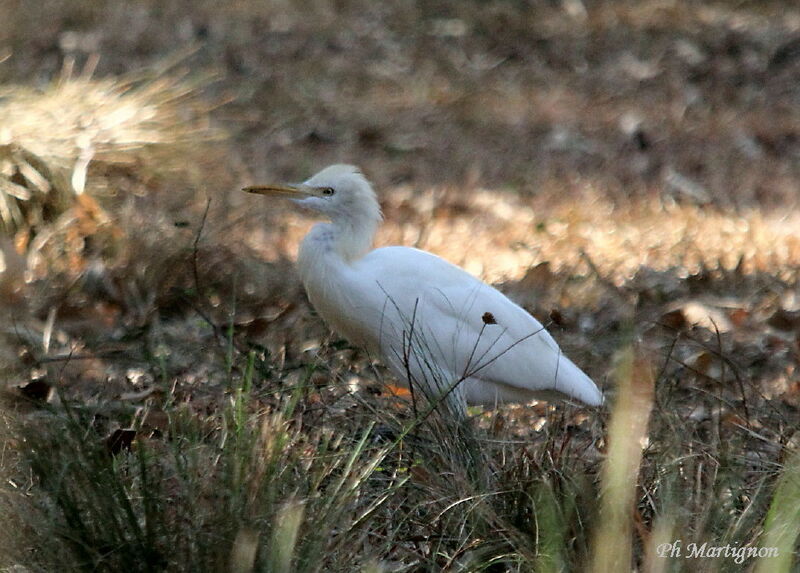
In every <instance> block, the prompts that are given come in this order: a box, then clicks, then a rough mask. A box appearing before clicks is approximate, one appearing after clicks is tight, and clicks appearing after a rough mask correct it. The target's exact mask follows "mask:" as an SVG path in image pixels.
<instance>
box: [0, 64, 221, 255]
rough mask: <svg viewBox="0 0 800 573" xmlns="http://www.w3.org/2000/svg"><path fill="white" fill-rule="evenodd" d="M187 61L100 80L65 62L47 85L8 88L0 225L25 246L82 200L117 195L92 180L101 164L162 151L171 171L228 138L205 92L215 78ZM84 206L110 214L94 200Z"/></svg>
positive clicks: (1, 91) (0, 93)
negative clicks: (202, 146)
mask: <svg viewBox="0 0 800 573" xmlns="http://www.w3.org/2000/svg"><path fill="white" fill-rule="evenodd" d="M179 61H180V58H178V59H177V60H176V61H172V62H168V63H166V64H164V65H162V66H161V67H160V68H158V69H155V68H154V69H151V70H148V71H145V72H142V73H139V74H131V75H129V76H126V77H119V78H109V79H93V78H92V77H91V71H92V68H93V66H92V65H91V64H88V65H87V66H86V68H85V69H84V71H83V72H82V73H81V74H79V75H75V74H73V72H72V66H70V65H66V66H65V68H64V71H63V73H62V76H61V78H60V79H59V80H58V81H55V82H53V83H51V84H50V85H47V86H46V87H44V88H41V89H37V88H31V87H28V86H2V87H0V125H2V127H0V223H2V225H3V227H4V228H5V230H6V232H8V233H16V243H17V249H18V250H19V251H23V250H25V249H26V248H27V247H28V246H29V244H30V240H31V239H32V235H33V234H35V232H36V231H39V230H41V228H42V226H43V225H46V224H48V223H52V222H53V221H55V220H56V219H58V217H59V216H60V215H61V214H62V213H64V212H65V211H67V210H68V209H69V208H70V207H72V206H74V205H75V199H76V197H77V196H80V195H82V194H84V193H85V194H88V195H90V196H97V195H98V194H103V195H106V194H109V193H113V189H112V190H110V189H109V188H108V182H107V180H106V179H105V178H104V177H98V176H96V174H95V175H94V176H91V177H90V176H89V172H90V169H91V168H92V167H93V166H96V165H97V164H102V165H105V166H106V169H107V168H108V166H111V165H118V164H125V165H136V164H137V163H141V162H144V163H148V162H153V160H154V158H152V157H151V155H155V159H157V160H158V162H164V163H165V165H164V167H165V168H167V169H168V168H170V167H174V166H175V165H177V164H178V162H179V161H185V160H186V154H187V152H189V151H190V150H191V149H193V148H194V149H196V148H197V146H198V143H202V142H208V141H210V140H215V139H219V138H221V137H222V135H223V134H222V132H221V131H219V130H217V129H215V128H213V127H212V126H211V124H210V120H209V115H208V114H209V112H210V110H211V109H212V108H213V105H211V104H209V103H208V102H205V101H203V100H202V99H201V98H199V97H198V94H199V91H200V90H201V89H202V88H203V87H204V86H205V85H207V84H208V83H209V81H210V80H211V79H212V77H211V76H210V75H208V74H204V75H200V76H190V75H188V74H187V72H186V71H181V70H178V69H176V64H177V63H178V62H179ZM166 148H169V150H170V152H169V153H159V151H162V150H164V149H166ZM84 207H85V208H86V210H88V211H91V210H92V209H93V208H94V209H95V213H91V214H90V215H91V216H92V217H94V218H95V219H96V218H98V217H100V218H101V219H102V215H99V213H98V212H97V210H98V208H97V207H96V206H95V205H93V204H91V203H90V202H85V203H84ZM74 219H75V218H73V220H72V221H71V223H75V222H76V221H75V220H74Z"/></svg>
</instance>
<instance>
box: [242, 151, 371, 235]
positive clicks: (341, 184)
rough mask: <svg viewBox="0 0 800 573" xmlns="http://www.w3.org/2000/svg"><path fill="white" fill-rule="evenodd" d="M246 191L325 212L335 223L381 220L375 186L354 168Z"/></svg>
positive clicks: (334, 169)
mask: <svg viewBox="0 0 800 573" xmlns="http://www.w3.org/2000/svg"><path fill="white" fill-rule="evenodd" d="M244 191H246V192H248V193H256V194H258V195H266V196H268V197H284V198H288V199H291V200H293V201H294V202H295V203H296V204H298V205H300V206H301V207H304V208H307V209H311V210H313V211H318V212H320V213H323V214H324V215H326V216H328V217H329V218H330V219H331V220H333V221H334V222H347V223H350V224H354V225H359V224H365V225H369V224H373V225H374V224H377V223H378V222H379V221H380V219H381V209H380V205H379V204H378V200H377V198H376V197H375V192H374V191H373V190H372V186H371V185H370V184H369V181H367V179H366V178H365V177H364V175H363V174H362V173H361V171H360V170H359V169H358V168H357V167H354V166H353V165H331V166H329V167H326V168H325V169H323V170H322V171H320V172H319V173H317V174H316V175H314V176H312V177H311V178H309V179H307V180H306V181H304V182H303V183H296V184H280V185H253V186H250V187H245V188H244Z"/></svg>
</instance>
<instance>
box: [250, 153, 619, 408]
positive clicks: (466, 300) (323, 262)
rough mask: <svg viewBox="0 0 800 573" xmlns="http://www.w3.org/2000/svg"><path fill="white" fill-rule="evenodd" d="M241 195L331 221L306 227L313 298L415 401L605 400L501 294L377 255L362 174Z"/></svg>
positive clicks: (348, 170)
mask: <svg viewBox="0 0 800 573" xmlns="http://www.w3.org/2000/svg"><path fill="white" fill-rule="evenodd" d="M243 191H246V192H248V193H254V194H258V195H264V196H268V197H277V198H288V199H290V200H291V201H293V202H294V203H295V204H296V205H298V206H299V207H301V208H302V209H303V210H307V211H312V212H315V213H317V214H321V215H323V216H324V217H325V218H326V219H328V222H321V223H317V224H315V225H314V226H313V227H312V228H311V230H310V231H309V232H308V234H307V235H306V236H305V238H304V239H303V241H302V243H301V245H300V249H299V252H298V255H297V269H298V274H299V276H300V279H301V280H302V282H303V285H304V287H305V291H306V294H307V296H308V299H309V302H310V303H311V305H312V306H313V307H314V309H315V310H316V312H317V314H318V315H319V316H320V317H321V318H322V319H323V320H324V321H325V322H326V323H327V324H328V326H330V327H331V328H332V329H333V330H334V331H336V332H337V333H338V334H340V335H342V336H343V337H344V338H346V339H347V340H348V341H349V342H350V343H351V344H353V345H354V346H358V347H362V348H364V349H366V351H367V352H368V353H369V355H370V356H372V357H377V358H378V359H379V360H381V361H382V362H383V363H384V364H385V365H386V366H387V367H388V368H389V370H390V371H391V372H392V373H393V374H394V376H395V377H396V378H397V379H398V381H399V382H400V384H401V385H403V386H405V387H406V388H409V389H410V390H411V393H412V396H414V395H415V392H416V393H417V394H420V393H421V395H422V396H424V397H425V398H426V399H427V400H428V401H431V402H434V403H435V402H436V401H437V400H440V401H441V400H446V401H448V402H449V403H456V404H458V405H459V406H457V411H463V408H464V405H465V404H475V405H478V404H480V405H485V406H490V407H494V406H497V405H500V404H504V403H527V402H531V401H533V400H553V399H559V400H566V401H579V402H582V403H584V404H586V405H588V406H599V405H601V404H602V403H603V401H604V397H603V394H602V392H601V391H600V390H599V389H598V387H597V385H596V384H595V383H594V382H593V381H592V379H591V378H589V376H587V375H586V374H585V373H584V372H583V371H582V370H581V369H580V368H579V367H578V366H576V365H575V364H574V363H573V362H572V361H571V360H570V359H569V358H567V356H565V355H564V353H563V352H562V351H561V349H560V348H559V346H558V344H557V343H556V341H555V340H554V339H553V337H552V336H551V335H550V334H549V333H548V332H547V330H545V327H544V326H542V324H541V323H540V322H539V321H538V320H536V318H534V317H533V316H532V315H531V314H529V313H528V312H527V311H525V310H524V309H523V308H522V307H520V306H519V305H517V304H515V303H514V302H512V301H511V300H510V299H509V298H508V297H506V296H505V295H504V294H502V293H501V292H500V291H498V290H497V289H495V288H494V287H492V286H490V285H488V284H486V283H485V282H483V281H481V280H479V279H478V278H476V277H475V276H473V275H471V274H470V273H468V272H467V271H465V270H463V269H462V268H460V267H458V266H456V265H453V264H451V263H449V262H448V261H446V260H444V259H442V258H440V257H439V256H437V255H434V254H432V253H429V252H427V251H423V250H420V249H416V248H412V247H404V246H387V247H380V248H376V249H373V240H374V237H375V234H376V231H377V229H378V228H379V225H380V224H381V222H382V221H383V215H382V213H381V208H380V204H379V202H378V199H377V196H376V194H375V192H374V191H373V188H372V185H371V184H370V182H369V181H368V180H367V179H366V177H365V176H364V174H363V173H362V172H361V170H360V169H359V168H357V167H355V166H353V165H331V166H329V167H326V168H324V169H322V170H321V171H320V172H318V173H317V174H315V175H313V176H312V177H310V178H309V179H307V180H306V181H304V182H303V183H297V184H268V185H252V186H248V187H245V188H244V189H243Z"/></svg>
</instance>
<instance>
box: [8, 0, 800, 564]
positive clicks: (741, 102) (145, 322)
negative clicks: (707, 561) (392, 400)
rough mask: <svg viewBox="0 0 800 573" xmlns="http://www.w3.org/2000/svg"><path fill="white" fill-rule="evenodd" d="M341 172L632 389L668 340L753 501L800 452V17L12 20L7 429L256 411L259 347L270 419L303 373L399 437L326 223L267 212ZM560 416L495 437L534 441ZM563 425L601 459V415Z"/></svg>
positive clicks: (166, 10) (706, 430)
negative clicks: (626, 371) (302, 186)
mask: <svg viewBox="0 0 800 573" xmlns="http://www.w3.org/2000/svg"><path fill="white" fill-rule="evenodd" d="M336 162H343V163H353V164H357V165H359V166H360V167H361V168H362V170H363V171H364V172H365V174H366V175H367V176H368V178H369V179H370V180H371V181H372V182H373V183H374V185H375V187H376V190H377V192H378V194H379V198H380V200H381V203H382V205H383V209H384V215H385V218H386V224H385V225H384V228H383V229H382V230H381V231H380V233H379V236H378V243H379V244H381V245H384V244H404V245H409V246H417V247H420V248H423V249H426V250H429V251H432V252H434V253H436V254H439V255H441V256H443V257H445V258H447V259H448V260H450V261H452V262H454V263H456V264H459V265H462V266H464V267H465V268H466V269H467V270H469V271H470V272H472V273H474V274H476V275H477V276H480V277H481V278H483V279H485V280H487V281H489V282H491V283H493V284H495V285H497V286H498V287H499V288H500V289H501V290H503V291H504V292H505V293H507V294H508V295H509V296H510V297H511V298H513V299H514V300H515V301H517V302H519V303H520V304H521V305H523V306H524V307H525V308H526V309H528V310H529V311H530V312H532V313H533V314H534V315H536V316H537V317H538V318H539V319H540V320H542V321H543V322H545V323H546V324H547V325H548V328H549V329H550V330H551V331H552V332H553V334H554V336H555V337H556V338H557V339H558V340H559V342H560V343H561V344H562V347H563V348H564V349H565V351H566V352H567V354H569V355H570V356H572V357H573V359H574V361H575V362H576V363H577V364H579V365H580V366H581V367H582V368H583V369H584V370H586V371H587V373H589V374H590V375H591V376H593V377H594V379H595V380H597V381H598V382H599V384H600V385H601V386H602V387H604V389H605V390H606V391H607V392H608V395H609V396H610V397H613V396H614V385H613V383H612V382H610V381H609V373H610V371H611V368H612V362H613V361H612V356H613V355H614V354H615V352H616V351H618V350H619V349H620V348H621V347H622V346H624V345H626V344H628V343H629V342H630V341H631V340H635V341H637V344H638V345H640V346H641V348H643V349H645V350H644V351H643V352H644V354H645V355H646V356H648V357H649V360H650V361H651V365H652V366H653V368H654V370H655V372H656V373H657V375H656V377H655V378H656V388H657V391H656V396H657V399H656V410H655V411H656V413H657V414H656V415H657V416H660V417H658V418H657V420H658V422H657V423H656V422H654V429H653V430H652V439H654V440H655V441H656V442H658V443H660V444H662V446H664V447H663V449H662V450H661V452H662V453H663V452H665V451H668V450H669V448H668V447H667V446H666V445H664V444H668V443H672V442H669V440H670V439H675V438H674V436H675V435H676V431H675V428H676V427H678V426H677V424H681V426H680V427H681V428H682V429H683V430H686V435H685V436H682V437H681V439H682V440H683V438H684V437H685V438H686V439H685V440H684V441H681V442H680V443H679V444H678V445H676V446H675V449H674V451H676V452H678V454H680V455H681V456H683V458H681V459H684V458H686V459H688V458H691V457H692V456H694V454H691V455H689V453H687V452H695V451H697V450H698V449H700V450H702V449H704V448H705V447H706V444H707V443H708V439H709V438H708V436H710V435H711V436H714V440H715V441H714V442H713V443H714V444H716V445H715V446H714V448H720V447H721V446H720V444H725V443H726V440H728V441H729V443H730V444H736V448H737V451H745V450H747V451H748V458H747V459H746V460H742V459H738V458H736V459H735V460H734V462H735V463H733V462H732V463H733V466H731V467H732V468H733V469H731V472H732V473H731V474H730V475H733V476H735V478H733V479H734V480H737V479H738V480H740V482H739V483H740V485H741V488H742V491H745V490H747V491H748V492H750V490H748V489H747V488H749V487H750V486H752V485H753V484H754V483H756V481H755V480H756V479H761V478H760V477H759V476H762V475H765V474H766V472H768V471H774V466H773V465H770V464H774V463H776V462H778V461H779V460H781V459H782V457H781V456H782V453H781V448H782V447H783V445H785V444H788V443H790V442H791V440H792V439H794V440H795V441H796V437H795V438H792V436H793V430H791V428H796V427H797V421H798V407H800V368H799V367H800V288H799V287H798V268H800V211H798V190H799V189H800V7H798V6H797V4H796V3H791V2H785V1H783V0H753V1H748V0H727V1H722V0H719V1H713V2H703V1H678V0H644V1H621V0H620V1H612V0H530V1H523V0H492V1H485V2H483V1H482V2H479V1H457V0H439V1H435V2H403V1H389V2H370V1H368V0H298V1H271V2H259V1H256V0H231V1H229V2H214V1H210V0H209V1H205V0H160V1H148V0H131V1H127V2H111V1H101V0H85V1H82V0H35V1H31V0H0V327H2V332H0V376H2V380H3V386H4V388H3V397H4V398H3V399H4V403H6V404H8V405H11V406H13V408H12V407H9V408H8V410H7V411H9V412H10V411H12V410H13V411H15V412H21V413H22V414H23V415H25V414H26V413H27V414H32V415H33V416H35V415H36V412H37V411H38V410H37V404H43V403H52V402H57V401H58V399H60V398H59V396H60V397H63V396H68V397H70V398H72V399H75V400H77V401H78V402H80V403H84V404H86V405H88V406H91V407H93V408H99V409H100V410H102V411H104V412H105V414H104V415H105V418H104V420H103V422H102V423H101V426H102V428H103V431H104V432H112V431H113V430H114V429H115V428H117V429H119V428H127V427H128V426H129V425H130V424H132V422H131V415H132V414H131V411H132V410H135V411H136V414H135V416H139V418H135V419H136V420H138V422H137V424H138V426H137V428H140V429H141V428H145V429H148V431H149V432H151V434H148V436H150V437H152V435H153V433H156V432H158V431H164V432H165V431H166V430H165V424H166V422H165V420H166V417H167V415H166V414H165V413H164V412H165V411H167V410H168V405H169V407H172V406H174V405H175V404H181V405H185V407H186V408H187V409H189V410H190V411H191V412H192V413H193V414H194V415H195V416H196V417H198V418H200V417H203V416H210V415H211V412H214V411H216V408H217V407H218V406H219V405H220V404H222V403H223V402H224V403H227V402H225V400H227V396H228V394H227V392H228V391H229V390H230V388H229V384H230V383H231V373H232V372H237V371H238V370H237V369H241V368H242V367H241V365H237V362H236V359H235V356H239V357H240V358H241V357H242V356H250V357H255V358H251V360H255V361H256V362H255V363H256V364H257V366H258V368H257V372H258V376H257V381H258V383H259V384H260V386H259V388H260V389H261V391H263V395H262V396H260V397H259V400H263V401H268V400H270V399H272V398H270V397H269V396H272V394H271V393H272V392H273V391H274V390H275V388H282V387H284V386H281V384H288V382H287V380H288V381H291V380H295V381H297V380H299V379H301V378H302V379H303V380H306V381H310V382H311V383H312V384H314V385H316V387H318V389H319V393H318V394H313V395H312V396H310V397H308V404H310V406H308V407H309V408H310V410H309V411H311V410H313V407H317V406H318V405H319V403H322V404H324V405H325V407H326V408H327V410H325V411H326V412H328V414H327V415H332V414H331V412H334V411H338V412H339V413H340V414H341V413H342V412H351V411H352V410H351V408H356V410H355V411H356V412H361V413H360V414H357V415H355V418H353V416H352V415H351V416H350V418H349V419H348V421H346V422H342V423H350V422H352V423H354V424H357V423H358V422H357V421H354V420H357V419H362V418H363V417H367V418H369V411H367V410H363V408H362V409H361V410H359V409H358V408H360V407H361V406H359V405H358V403H356V402H353V401H352V400H351V398H350V397H348V396H349V395H348V392H349V391H355V392H356V393H357V392H358V391H359V390H365V389H366V390H370V392H372V394H380V392H381V391H380V389H378V390H376V389H375V381H376V376H375V375H374V371H373V367H372V365H371V364H370V361H369V360H368V358H367V357H365V356H364V355H363V353H362V352H361V351H360V350H359V349H354V348H350V347H349V346H347V345H346V344H345V343H343V342H342V341H340V340H339V339H338V337H336V335H335V334H331V333H330V332H329V330H328V329H327V328H326V327H325V326H324V325H323V324H322V323H321V322H320V320H319V319H318V318H317V317H316V316H315V315H314V313H313V312H312V309H311V308H310V307H309V305H308V303H307V302H306V299H305V295H304V294H303V291H302V288H301V286H300V283H299V281H298V279H297V277H296V275H295V274H294V270H293V268H294V267H293V262H292V261H293V259H294V256H295V253H296V249H297V245H298V243H299V240H300V238H301V237H302V235H303V234H304V233H305V232H306V230H307V229H308V227H309V224H310V222H309V221H308V220H307V219H305V218H304V217H303V216H302V215H300V214H297V213H295V212H293V211H292V209H291V208H290V207H289V206H287V205H284V204H282V203H278V202H271V201H270V200H266V199H263V198H259V197H253V196H249V195H245V194H244V193H241V191H240V189H241V187H242V186H244V185H248V184H253V183H266V182H275V181H298V180H302V179H305V178H306V177H308V176H309V175H311V174H312V173H314V172H315V171H317V170H319V169H321V168H322V167H324V166H326V165H328V164H331V163H336ZM308 364H312V365H313V366H312V367H307V365H308ZM250 367H251V371H250V374H251V375H252V363H251V364H250ZM304 368H306V369H305V370H304ZM307 368H310V370H308V369H307ZM309 372H311V373H309ZM293 377H294V378H293ZM378 378H380V377H378ZM54 388H58V389H59V394H58V396H56V395H55V393H54V392H53V389H54ZM354 389H355V390H354ZM366 394H369V392H367V393H365V395H366ZM348 400H351V401H350V402H348ZM314 405H316V406H314ZM145 406H146V407H145ZM543 408H544V407H539V408H535V409H513V408H511V409H509V410H508V411H507V412H505V413H502V414H496V416H507V417H506V418H502V420H504V421H503V424H501V425H493V426H492V428H495V429H497V428H500V427H501V426H502V427H503V428H505V429H504V430H503V431H505V432H507V433H510V434H513V435H519V436H525V437H526V438H527V439H531V440H534V441H535V440H536V439H537V438H536V435H537V432H538V430H539V429H541V428H542V427H543V424H544V422H545V421H548V422H549V423H550V424H551V425H553V424H554V423H555V422H554V419H553V418H552V416H554V415H555V414H552V410H546V409H543ZM337 409H338V410H337ZM144 411H146V412H148V414H147V415H144V414H141V412H144ZM562 411H564V412H567V413H566V414H564V417H563V418H559V419H558V420H557V423H556V424H555V425H556V426H558V425H559V424H561V426H560V427H561V429H565V428H568V429H569V432H566V430H565V431H564V432H561V433H558V434H557V435H564V436H567V435H568V436H571V437H572V438H571V439H573V440H574V443H581V444H585V447H586V448H587V449H584V450H581V454H580V457H581V460H584V461H585V462H586V463H587V464H589V466H591V467H594V466H592V464H593V463H594V460H596V459H597V458H596V457H592V455H588V454H586V451H591V452H594V453H595V454H596V453H597V450H596V449H592V448H594V445H593V444H595V443H596V442H597V440H598V439H599V438H598V437H599V436H600V435H601V434H602V431H603V430H602V427H601V422H600V421H599V419H598V418H597V417H596V416H592V417H590V416H587V415H585V414H582V413H581V412H580V411H579V410H577V409H574V408H573V409H566V410H562ZM548 412H549V413H548ZM171 415H172V414H171ZM299 415H300V414H298V416H299ZM142 416H144V417H142ZM359 416H360V417H359ZM95 419H96V418H95ZM497 419H498V418H495V421H496V420H497ZM362 421H363V420H362ZM537 421H538V422H537ZM726 424H727V425H726ZM742 424H745V425H747V427H748V428H750V430H747V431H744V430H743V426H742ZM753 424H755V425H753ZM751 430H752V431H751ZM137 431H139V430H137ZM498 431H499V430H498ZM559 432H560V430H559ZM659 432H661V433H659ZM757 433H758V434H757ZM669 436H673V437H672V438H669ZM140 437H141V434H140ZM662 438H663V439H664V440H666V441H659V440H662ZM565 439H566V438H565ZM532 443H533V442H532ZM548 443H549V442H548ZM571 443H573V442H571ZM564 444H566V442H564ZM129 445H130V443H129V444H128V446H129ZM564 447H566V446H565V445H562V450H561V452H562V453H563V451H564V450H563V448H564ZM573 447H576V446H573ZM582 447H583V446H582ZM712 449H713V448H712ZM567 450H568V449H567ZM720 451H721V450H718V449H713V455H717V454H719V452H720ZM751 453H752V454H753V455H752V456H751V455H750V454H751ZM678 454H676V455H678ZM684 454H686V455H685V456H684ZM537 455H538V454H537ZM559 455H560V454H559ZM556 457H557V456H556ZM548 459H550V458H548ZM717 459H719V458H717ZM584 461H581V462H576V463H580V464H582V463H584ZM675 463H676V464H678V462H675ZM681 463H683V462H681ZM647 464H650V465H647ZM737 464H738V465H737ZM526 467H527V466H526ZM645 467H646V468H647V469H646V472H645V473H647V472H649V474H648V475H649V476H650V477H653V476H658V475H660V474H659V471H660V470H659V469H658V467H659V466H658V464H657V463H655V462H652V460H651V459H650V458H647V457H646V459H645ZM681 467H682V466H681ZM701 470H702V467H701V468H700V470H698V472H697V473H696V472H695V471H694V470H691V471H688V470H687V471H686V475H688V476H692V475H698V476H699V475H700V474H701V473H702V471H701ZM14 471H16V470H14ZM590 471H593V470H590ZM681 471H683V470H681ZM681 475H683V474H681ZM681 479H682V478H681ZM680 483H683V482H680ZM709 483H712V484H713V483H714V479H711V481H710V482H709ZM758 483H760V482H758ZM679 485H680V484H679ZM654 487H655V486H654ZM682 487H684V489H685V490H687V491H689V490H693V489H694V486H693V485H691V484H689V485H686V484H683V486H682ZM753 487H755V486H753ZM578 489H580V488H578ZM678 490H680V488H678ZM698 491H699V489H698ZM751 493H752V492H751ZM714 495H716V493H715V494H714ZM719 495H720V496H721V497H720V498H719V499H722V497H724V496H722V494H721V493H720V494H719ZM726 495H727V494H726ZM742 495H744V494H742ZM747 495H750V494H749V493H748V494H747ZM754 495H755V494H754ZM729 498H730V499H735V500H738V499H740V498H738V497H735V496H733V495H732V494H731V495H727V497H725V499H729ZM715 499H716V498H715ZM741 499H744V498H741ZM748 499H750V498H748ZM753 499H755V498H753ZM681 503H683V502H681ZM702 503H704V502H703V500H696V504H695V505H693V506H692V507H693V508H694V509H695V510H696V511H695V513H694V514H693V515H696V516H704V515H705V514H706V510H705V509H703V508H704V507H705V506H703V505H702ZM737 503H738V502H737ZM742 503H743V504H744V506H743V507H750V506H749V505H748V503H750V502H742ZM720 504H721V505H720V507H723V505H724V504H722V502H720ZM725 507H727V506H725ZM737 507H738V506H737ZM759 507H761V509H763V504H762V506H759ZM740 509H741V507H739V509H737V510H734V509H731V510H730V511H728V513H725V515H734V514H735V511H739V510H740ZM720 511H721V513H720V515H723V513H724V511H722V510H720ZM726 511H727V510H726ZM759 511H760V510H759ZM643 512H644V514H645V516H647V515H648V514H647V511H646V509H644V510H643ZM762 514H763V512H762V513H758V512H756V515H759V516H760V515H762ZM422 521H424V520H422ZM759 523H760V522H759ZM757 526H758V524H755V525H753V527H756V528H757ZM748 527H749V526H748ZM755 530H756V529H752V530H746V531H744V533H743V534H742V535H745V536H746V535H752V533H751V532H752V531H755ZM698 531H701V532H702V531H703V528H702V527H698ZM234 533H235V532H234ZM232 535H233V534H232ZM426 535H427V533H426ZM751 538H752V537H751ZM702 540H705V539H704V538H701V541H702ZM465 543H467V542H465ZM395 549H396V548H395ZM395 549H392V551H395ZM398 551H399V550H398ZM433 553H435V551H434V552H432V554H433ZM403 559H405V558H403ZM432 559H433V558H432ZM432 562H433V561H432ZM573 562H574V560H573Z"/></svg>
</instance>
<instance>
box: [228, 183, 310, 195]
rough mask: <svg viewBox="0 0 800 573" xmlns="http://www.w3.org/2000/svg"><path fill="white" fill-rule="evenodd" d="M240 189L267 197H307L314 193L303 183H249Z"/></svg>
mask: <svg viewBox="0 0 800 573" xmlns="http://www.w3.org/2000/svg"><path fill="white" fill-rule="evenodd" d="M242 191H245V192H247V193H255V194H256V195H266V196H267V197H288V198H293V197H308V196H310V195H314V190H313V189H312V188H310V187H306V186H305V185H251V186H250V187H244V188H243V189H242Z"/></svg>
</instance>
